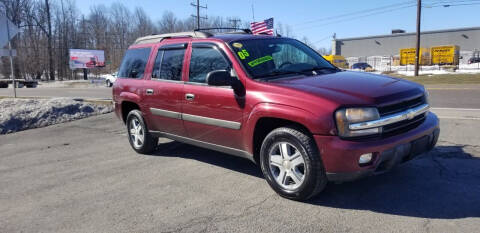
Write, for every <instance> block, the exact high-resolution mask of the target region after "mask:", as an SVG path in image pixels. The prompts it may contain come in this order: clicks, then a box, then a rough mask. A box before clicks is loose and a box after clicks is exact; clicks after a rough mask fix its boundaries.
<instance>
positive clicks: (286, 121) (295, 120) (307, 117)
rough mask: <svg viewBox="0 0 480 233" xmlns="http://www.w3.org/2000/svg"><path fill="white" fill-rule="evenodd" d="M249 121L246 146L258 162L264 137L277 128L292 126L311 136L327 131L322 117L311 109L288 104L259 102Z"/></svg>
mask: <svg viewBox="0 0 480 233" xmlns="http://www.w3.org/2000/svg"><path fill="white" fill-rule="evenodd" d="M247 121H248V122H247V124H246V125H247V129H246V138H247V140H248V141H247V145H246V146H247V150H248V151H249V152H250V153H251V154H252V155H253V158H254V161H255V162H257V163H258V159H259V154H260V147H261V145H262V142H263V139H264V138H265V137H266V136H267V134H268V133H269V132H271V131H272V130H274V129H276V128H279V127H285V126H291V127H294V128H297V129H300V130H302V131H303V132H305V133H307V134H308V135H310V136H312V135H313V134H316V133H319V132H325V129H323V128H322V127H323V125H322V124H319V121H321V118H318V117H316V116H315V115H314V114H313V113H311V112H309V111H306V110H303V109H300V108H297V107H292V106H287V105H278V104H259V105H257V106H256V107H255V108H254V109H253V111H252V112H251V114H250V116H249V117H248V120H247ZM327 132H328V130H327Z"/></svg>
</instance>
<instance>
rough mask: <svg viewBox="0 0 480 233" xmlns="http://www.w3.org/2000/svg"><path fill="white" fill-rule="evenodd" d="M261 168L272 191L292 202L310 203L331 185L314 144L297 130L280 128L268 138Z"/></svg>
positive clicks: (261, 160) (264, 143) (264, 145)
mask: <svg viewBox="0 0 480 233" xmlns="http://www.w3.org/2000/svg"><path fill="white" fill-rule="evenodd" d="M281 148H283V149H281ZM285 155H288V156H285ZM301 160H303V166H302V165H301V162H302V161H301ZM260 166H261V168H262V172H263V175H264V177H265V179H266V180H267V183H268V184H269V185H270V187H272V189H273V190H274V191H275V192H277V193H278V194H279V195H280V196H282V197H285V198H288V199H292V200H297V201H302V200H307V199H309V198H312V197H313V196H315V195H317V194H318V193H320V192H321V191H322V190H323V189H324V188H325V186H326V184H327V177H326V174H325V168H324V167H323V163H322V160H321V158H320V154H319V152H318V149H317V146H316V144H315V142H314V140H313V139H312V137H311V136H309V135H308V134H307V133H305V132H304V131H303V130H301V129H299V128H297V127H294V126H293V127H281V128H277V129H275V130H273V131H272V132H270V133H269V134H268V135H267V136H266V137H265V139H264V141H263V143H262V147H261V149H260ZM286 171H288V172H286ZM302 174H303V176H302ZM295 177H296V179H295ZM302 177H303V178H302ZM277 180H278V181H277Z"/></svg>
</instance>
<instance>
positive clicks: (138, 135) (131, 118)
mask: <svg viewBox="0 0 480 233" xmlns="http://www.w3.org/2000/svg"><path fill="white" fill-rule="evenodd" d="M126 122H127V123H126V125H127V135H128V141H129V142H130V146H132V148H133V150H135V151H136V152H137V153H140V154H150V153H152V152H153V151H154V150H155V148H156V146H157V143H158V138H156V137H154V136H152V135H151V134H150V132H149V131H148V128H147V125H146V124H145V120H144V119H143V116H142V112H141V111H139V110H132V111H130V112H129V113H128V115H127V121H126ZM142 138H143V141H142V140H141V139H142Z"/></svg>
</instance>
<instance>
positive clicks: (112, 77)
mask: <svg viewBox="0 0 480 233" xmlns="http://www.w3.org/2000/svg"><path fill="white" fill-rule="evenodd" d="M102 78H104V79H105V86H107V87H111V86H113V83H115V81H116V80H117V72H115V73H111V74H105V75H103V76H102Z"/></svg>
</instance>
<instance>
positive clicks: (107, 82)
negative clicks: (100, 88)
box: [105, 79, 112, 87]
mask: <svg viewBox="0 0 480 233" xmlns="http://www.w3.org/2000/svg"><path fill="white" fill-rule="evenodd" d="M105 86H107V87H111V86H112V82H110V80H108V79H107V81H105Z"/></svg>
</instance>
